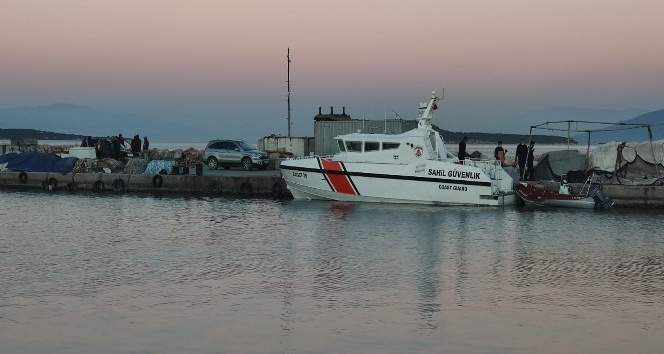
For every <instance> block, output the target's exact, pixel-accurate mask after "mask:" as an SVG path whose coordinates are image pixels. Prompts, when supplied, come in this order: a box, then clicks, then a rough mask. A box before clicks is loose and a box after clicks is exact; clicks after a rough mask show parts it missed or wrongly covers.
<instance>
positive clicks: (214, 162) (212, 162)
mask: <svg viewBox="0 0 664 354" xmlns="http://www.w3.org/2000/svg"><path fill="white" fill-rule="evenodd" d="M207 163H208V167H209V168H210V169H211V170H216V169H217V167H219V161H217V158H216V157H214V156H210V157H209V158H208V160H207Z"/></svg>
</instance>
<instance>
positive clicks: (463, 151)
mask: <svg viewBox="0 0 664 354" xmlns="http://www.w3.org/2000/svg"><path fill="white" fill-rule="evenodd" d="M466 140H467V137H465V136H464V137H463V139H461V142H460V143H459V154H458V155H457V156H459V161H463V160H465V159H466V156H468V154H467V153H466Z"/></svg>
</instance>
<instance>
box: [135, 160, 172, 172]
mask: <svg viewBox="0 0 664 354" xmlns="http://www.w3.org/2000/svg"><path fill="white" fill-rule="evenodd" d="M173 167H175V161H172V160H152V161H150V162H149V163H148V166H147V167H146V168H145V172H144V173H143V174H145V175H148V176H154V175H159V174H162V172H163V171H166V172H165V174H170V173H171V171H173Z"/></svg>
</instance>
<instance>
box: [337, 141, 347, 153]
mask: <svg viewBox="0 0 664 354" xmlns="http://www.w3.org/2000/svg"><path fill="white" fill-rule="evenodd" d="M337 145H339V152H345V151H346V147H345V146H344V141H343V140H337Z"/></svg>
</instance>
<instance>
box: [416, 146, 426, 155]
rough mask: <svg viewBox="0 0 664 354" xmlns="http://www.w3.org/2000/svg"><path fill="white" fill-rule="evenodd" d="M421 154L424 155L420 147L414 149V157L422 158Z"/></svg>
mask: <svg viewBox="0 0 664 354" xmlns="http://www.w3.org/2000/svg"><path fill="white" fill-rule="evenodd" d="M423 154H424V149H422V147H421V146H418V147H416V148H415V156H417V157H422V155H423Z"/></svg>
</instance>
